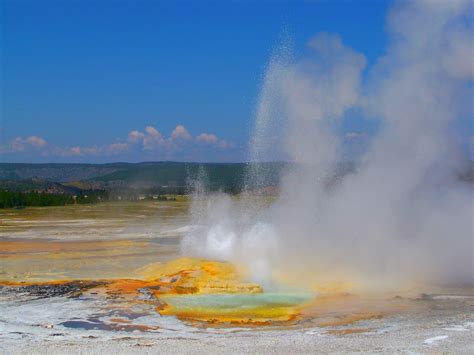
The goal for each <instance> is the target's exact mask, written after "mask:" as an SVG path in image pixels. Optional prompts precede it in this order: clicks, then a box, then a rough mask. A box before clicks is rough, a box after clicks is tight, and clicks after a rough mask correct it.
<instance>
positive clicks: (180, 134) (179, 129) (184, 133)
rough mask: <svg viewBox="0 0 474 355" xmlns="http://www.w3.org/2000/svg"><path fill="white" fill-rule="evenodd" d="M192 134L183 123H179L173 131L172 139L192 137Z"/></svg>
mask: <svg viewBox="0 0 474 355" xmlns="http://www.w3.org/2000/svg"><path fill="white" fill-rule="evenodd" d="M191 138H192V137H191V135H190V134H189V132H188V130H187V129H186V128H185V127H184V126H183V125H177V126H176V128H175V129H174V130H173V132H171V139H173V140H175V139H191Z"/></svg>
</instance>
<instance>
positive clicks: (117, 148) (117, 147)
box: [107, 143, 129, 153]
mask: <svg viewBox="0 0 474 355" xmlns="http://www.w3.org/2000/svg"><path fill="white" fill-rule="evenodd" d="M107 148H108V151H109V152H110V153H120V152H124V151H126V150H128V148H129V145H128V144H127V143H112V144H110V145H109V146H108V147H107Z"/></svg>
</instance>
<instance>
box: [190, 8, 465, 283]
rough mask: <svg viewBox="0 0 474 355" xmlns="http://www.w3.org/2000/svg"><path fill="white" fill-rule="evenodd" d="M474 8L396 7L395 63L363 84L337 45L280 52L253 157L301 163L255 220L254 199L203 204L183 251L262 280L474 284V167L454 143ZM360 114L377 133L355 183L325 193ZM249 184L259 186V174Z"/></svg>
mask: <svg viewBox="0 0 474 355" xmlns="http://www.w3.org/2000/svg"><path fill="white" fill-rule="evenodd" d="M471 7H472V4H471V3H470V2H469V1H426V0H425V1H424V0H420V1H414V2H410V3H406V2H397V3H396V4H395V6H394V7H393V8H392V10H391V12H390V14H389V17H388V31H389V35H390V45H389V48H388V50H387V54H386V55H385V56H384V57H383V58H381V59H380V60H379V61H378V63H377V64H376V65H375V66H374V67H373V68H369V72H368V76H367V80H366V81H363V80H362V74H363V70H364V69H365V66H366V61H365V58H364V56H363V55H362V54H361V53H358V52H356V51H355V50H353V49H351V48H348V47H346V46H345V45H344V44H343V43H342V41H341V39H340V38H339V37H338V36H335V35H330V34H319V35H317V36H316V37H314V38H313V39H311V40H310V42H309V45H308V47H309V51H310V53H309V54H308V55H307V56H305V57H304V58H302V59H295V58H293V56H292V55H291V51H290V50H289V49H288V46H283V47H282V48H283V49H282V50H280V51H279V52H277V53H276V54H275V55H274V56H273V57H272V59H271V61H270V64H269V66H268V68H267V71H266V74H265V78H264V83H263V87H262V92H261V96H260V102H259V106H258V108H257V120H256V126H255V133H254V136H253V137H252V140H251V149H250V155H251V157H250V158H251V160H253V161H264V160H274V159H277V158H284V159H286V160H288V161H289V162H291V163H292V164H291V165H290V166H291V168H290V169H289V170H288V171H287V172H286V173H285V174H284V176H283V178H282V181H281V184H280V187H279V189H280V194H279V197H278V199H277V200H276V201H275V202H274V203H272V204H271V205H270V206H269V207H267V208H263V209H256V208H252V206H253V205H254V204H255V203H256V202H255V201H256V200H255V199H253V198H252V197H251V196H250V195H248V196H247V197H246V198H242V199H240V200H239V202H236V201H234V200H232V199H231V198H230V197H227V196H224V195H215V196H211V197H210V198H207V199H205V198H203V197H202V196H198V197H197V198H196V200H195V201H194V204H193V213H194V216H195V218H196V223H197V224H199V225H200V226H201V228H199V229H197V230H195V231H194V232H192V233H191V234H190V235H188V236H186V237H185V239H184V240H183V243H182V248H183V252H184V253H186V254H198V255H203V256H207V257H211V258H218V259H225V260H230V261H233V262H237V263H241V264H243V265H246V266H248V267H249V268H250V270H251V272H252V273H253V275H254V277H255V278H256V279H258V280H270V279H271V278H272V277H274V276H275V275H277V274H279V275H283V274H285V273H287V274H290V275H300V276H301V280H304V282H308V281H311V282H318V281H324V280H331V279H338V278H339V279H347V280H351V281H354V282H356V283H358V284H359V285H361V286H362V285H363V286H374V285H375V286H376V287H383V286H393V285H401V284H408V283H414V282H432V283H457V282H470V283H471V282H473V269H472V267H473V265H472V262H473V238H472V220H473V205H472V197H473V196H472V192H473V191H472V186H469V185H467V184H465V183H462V182H460V181H459V179H458V178H457V175H456V173H457V172H458V171H459V169H460V167H461V165H462V164H463V163H465V161H463V157H462V154H460V153H459V147H457V146H456V139H455V138H454V137H453V125H454V124H455V122H456V120H458V119H460V118H461V117H462V116H463V115H465V114H466V112H465V107H464V104H463V102H462V100H463V97H466V92H468V90H469V85H472V79H473V64H472V63H473V62H472V59H473V58H474V56H473V54H474V49H473V41H472V11H471V10H472V8H471ZM355 107H357V108H359V109H361V110H363V111H364V112H365V113H366V116H367V117H370V118H372V119H374V120H379V121H380V122H379V123H380V128H379V130H378V132H377V134H376V135H375V136H374V137H373V138H372V140H371V141H370V142H369V146H368V148H367V150H366V152H365V153H364V155H363V156H362V157H361V158H360V161H359V163H358V165H357V169H356V171H354V172H353V173H350V174H348V175H346V176H345V177H344V178H342V179H340V180H338V181H337V183H330V182H331V181H332V180H331V179H332V177H333V174H334V172H335V170H336V169H337V166H338V163H340V161H341V160H342V158H343V153H342V143H343V140H344V136H343V135H341V134H339V133H337V129H335V127H337V124H338V121H340V120H342V119H348V118H347V116H346V117H345V114H346V113H347V110H349V109H351V108H355ZM471 110H472V108H471ZM469 114H472V111H471V112H469ZM249 179H250V180H253V181H254V182H256V185H257V186H258V184H259V181H258V180H259V179H262V176H261V174H260V172H259V171H258V169H256V170H255V169H254V170H253V171H251V172H250V173H249ZM257 210H258V211H260V212H259V213H256V211H257ZM293 277H295V278H297V277H296V276H293ZM295 281H298V280H295Z"/></svg>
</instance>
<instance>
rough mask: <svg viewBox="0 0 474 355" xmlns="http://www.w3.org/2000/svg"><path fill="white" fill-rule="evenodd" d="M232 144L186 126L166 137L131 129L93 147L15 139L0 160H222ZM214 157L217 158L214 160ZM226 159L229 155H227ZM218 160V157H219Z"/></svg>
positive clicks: (33, 138) (1, 147) (148, 130)
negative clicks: (112, 139)
mask: <svg viewBox="0 0 474 355" xmlns="http://www.w3.org/2000/svg"><path fill="white" fill-rule="evenodd" d="M233 148H235V144H234V143H232V142H230V141H227V140H224V139H221V138H219V137H217V136H216V135H215V134H213V133H207V132H203V133H200V134H198V135H196V136H193V135H192V134H191V133H190V132H189V131H188V130H187V128H186V127H184V126H183V125H181V124H179V125H177V126H176V127H175V128H174V129H173V131H172V132H171V133H170V135H169V136H168V137H166V136H165V135H163V134H162V133H161V132H160V131H159V130H158V129H157V128H156V127H153V126H146V127H145V128H144V130H143V131H141V130H136V129H134V130H131V131H130V132H129V133H128V135H127V137H126V138H124V139H120V140H117V141H115V142H113V143H109V144H103V145H93V146H58V145H53V144H50V143H49V142H48V141H46V139H44V138H42V137H40V136H36V135H33V136H27V137H16V138H14V139H12V140H11V141H10V142H9V143H7V144H4V145H0V154H2V155H3V157H2V158H3V159H2V160H8V158H13V160H18V159H21V160H25V161H26V159H30V160H33V159H35V158H39V157H40V158H42V159H43V160H46V159H51V160H56V159H59V160H62V159H71V160H75V159H78V158H81V160H87V159H88V158H90V159H93V160H97V159H99V160H108V159H112V158H116V159H124V160H144V159H156V160H164V159H166V160H169V159H176V160H183V159H185V160H203V161H204V160H215V159H217V160H222V159H221V158H222V157H223V155H222V153H224V151H227V153H229V150H233ZM216 156H217V158H216ZM229 156H230V155H229ZM219 157H221V158H219Z"/></svg>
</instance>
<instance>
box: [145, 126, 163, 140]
mask: <svg viewBox="0 0 474 355" xmlns="http://www.w3.org/2000/svg"><path fill="white" fill-rule="evenodd" d="M145 132H146V133H148V135H150V136H152V137H161V133H160V132H159V131H158V130H157V129H156V128H155V127H153V126H147V127H145Z"/></svg>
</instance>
